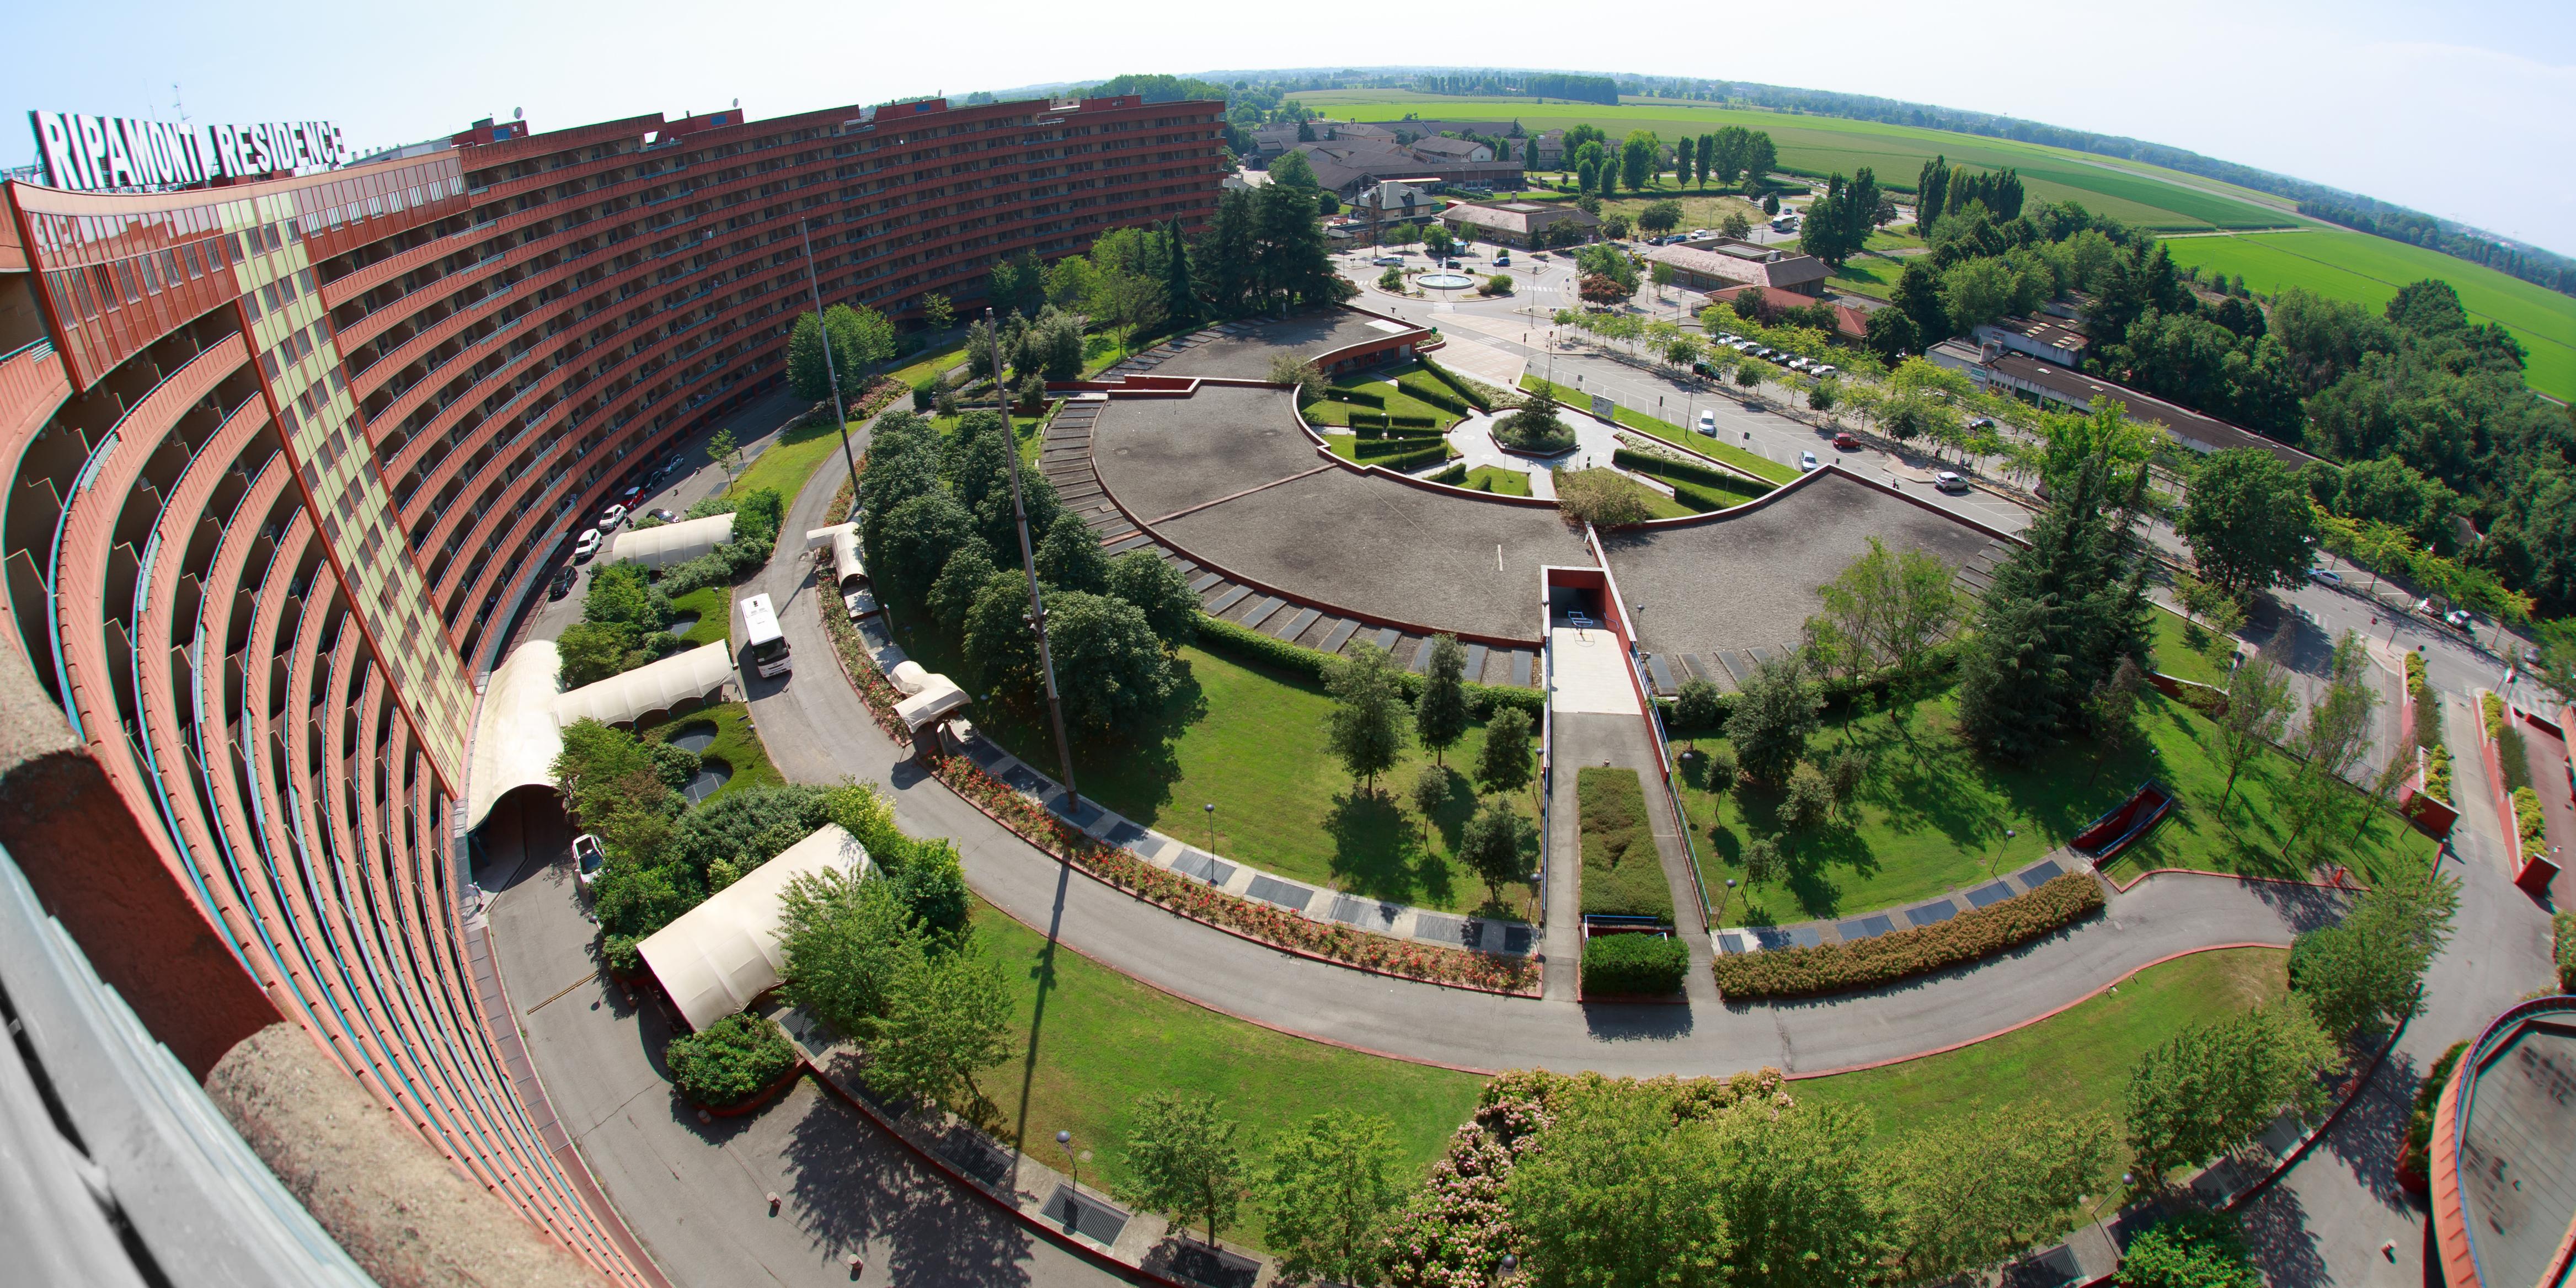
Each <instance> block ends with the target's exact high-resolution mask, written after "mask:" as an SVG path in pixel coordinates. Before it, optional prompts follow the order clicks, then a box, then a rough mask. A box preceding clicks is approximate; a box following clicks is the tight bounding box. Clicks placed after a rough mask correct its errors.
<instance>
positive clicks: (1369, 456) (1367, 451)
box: [1351, 435, 1448, 461]
mask: <svg viewBox="0 0 2576 1288" xmlns="http://www.w3.org/2000/svg"><path fill="white" fill-rule="evenodd" d="M1434 454H1437V455H1439V456H1446V455H1448V444H1447V442H1446V441H1444V440H1443V439H1441V438H1439V437H1438V436H1437V435H1434V436H1432V437H1428V438H1424V437H1411V438H1394V437H1387V438H1362V439H1360V440H1359V441H1357V442H1355V443H1353V444H1351V455H1352V456H1353V457H1354V458H1355V459H1358V460H1363V461H1369V460H1374V459H1376V458H1378V457H1382V456H1423V457H1426V458H1428V457H1430V456H1432V455H1434Z"/></svg>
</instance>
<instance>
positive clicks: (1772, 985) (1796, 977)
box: [1716, 872, 2103, 999]
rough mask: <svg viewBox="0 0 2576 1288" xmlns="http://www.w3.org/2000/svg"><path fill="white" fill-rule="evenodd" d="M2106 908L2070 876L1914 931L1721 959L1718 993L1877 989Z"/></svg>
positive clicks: (2091, 885) (2088, 880)
mask: <svg viewBox="0 0 2576 1288" xmlns="http://www.w3.org/2000/svg"><path fill="white" fill-rule="evenodd" d="M2102 905H2103V899H2102V883H2101V882H2100V881H2098V880H2095V879H2094V877H2093V874H2091V873H2089V872H2069V873H2067V874H2065V875H2064V876H2061V877H2058V878H2056V879H2054V880H2052V881H2050V882H2048V883H2047V884H2046V885H2043V886H2041V887H2040V888H2038V889H2036V890H2033V891H2031V892H2030V893H2028V894H2024V895H2016V896H2014V897H2012V898H2010V899H2006V900H2004V901H2003V902H2001V903H1997V904H1992V905H1989V906H1987V907H1983V908H1972V909H1970V910H1968V911H1966V912H1963V913H1960V914H1959V915H1958V916H1955V917H1952V918H1951V919H1949V920H1948V921H1942V922H1935V923H1933V924H1932V925H1929V926H1922V927H1918V928H1916V929H1913V930H1898V931H1893V932H1891V933H1888V934H1884V935H1878V936H1875V937H1873V938H1869V939H1854V940H1848V941H1845V942H1843V943H1838V944H1818V945H1816V946H1814V947H1812V948H1778V949H1773V950H1771V951H1768V952H1759V953H1732V954H1728V955H1726V956H1722V957H1720V958H1718V959H1717V966H1716V974H1717V991H1718V992H1719V993H1721V994H1724V995H1725V996H1726V997H1727V998H1729V999H1749V998H1758V997H1814V996H1817V995H1818V994H1822V993H1843V992H1849V991H1851V990H1853V989H1861V988H1878V987H1880V986H1882V985H1887V984H1893V983H1896V982H1897V981H1899V980H1905V979H1912V978H1913V977H1915V976H1917V975H1929V974H1931V973H1932V972H1934V971H1938V970H1947V969H1949V968H1950V967H1953V966H1959V965H1964V964H1966V963H1968V962H1973V961H1978V960H1981V959H1984V958H1987V957H1992V956H1994V955H1995V954H1997V953H2000V952H2004V951H2007V950H2009V949H2013V948H2017V947H2020V946H2021V945H2023V944H2026V943H2029V942H2030V941H2031V940H2034V939H2038V938H2040V937H2041V936H2043V935H2048V934H2053V933H2055V932H2056V931H2059V930H2062V929H2064V928H2066V927H2068V926H2071V925H2074V924H2075V923H2076V922H2079V921H2082V920H2084V919H2085V918H2087V917H2090V916H2092V915H2094V914H2095V913H2098V912H2100V911H2102Z"/></svg>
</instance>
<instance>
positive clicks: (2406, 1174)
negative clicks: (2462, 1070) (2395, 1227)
mask: <svg viewBox="0 0 2576 1288" xmlns="http://www.w3.org/2000/svg"><path fill="white" fill-rule="evenodd" d="M2558 915H2559V917H2560V919H2562V920H2564V919H2565V918H2567V917H2568V916H2569V914H2567V913H2564V912H2562V913H2560V914H2558ZM2561 991H2564V990H2563V989H2562V990H2561ZM2468 1049H2469V1043H2468V1040H2467V1039H2465V1038H2463V1039H2461V1040H2460V1041H2457V1042H2454V1043H2452V1044H2451V1049H2450V1050H2448V1051H2445V1052H2443V1053H2442V1058H2441V1059H2439V1060H2436V1061H2434V1062H2433V1067H2432V1068H2431V1069H2428V1070H2426V1071H2425V1073H2424V1080H2423V1081H2422V1082H2419V1083H2417V1084H2415V1106H2414V1109H2413V1111H2412V1112H2410V1113H2409V1114H2408V1115H2407V1116H2406V1143H2405V1144H2403V1145H2401V1146H2399V1147H2398V1150H2397V1175H2398V1176H2399V1177H2400V1178H2401V1179H2410V1178H2411V1179H2412V1180H2413V1181H2414V1183H2415V1185H2416V1187H2417V1188H2419V1189H2420V1188H2422V1187H2424V1186H2426V1185H2429V1184H2430V1183H2431V1182H2432V1176H2431V1174H2430V1170H2429V1163H2430V1161H2431V1158H2432V1151H2433V1109H2434V1107H2435V1106H2436V1105H2437V1104H2439V1103H2440V1101H2441V1099H2442V1087H2443V1084H2445V1083H2448V1082H2449V1081H2450V1080H2451V1070H2452V1068H2453V1067H2454V1066H2456V1065H2458V1064H2459V1062H2460V1053H2461V1052H2463V1051H2466V1050H2468Z"/></svg>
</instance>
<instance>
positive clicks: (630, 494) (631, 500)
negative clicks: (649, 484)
mask: <svg viewBox="0 0 2576 1288" xmlns="http://www.w3.org/2000/svg"><path fill="white" fill-rule="evenodd" d="M642 495H644V487H643V485H642V484H637V485H636V486H634V487H630V488H628V489H626V490H625V491H623V492H620V493H618V494H617V499H618V500H619V501H620V502H622V503H624V504H625V505H633V504H635V498H637V497H639V496H642Z"/></svg>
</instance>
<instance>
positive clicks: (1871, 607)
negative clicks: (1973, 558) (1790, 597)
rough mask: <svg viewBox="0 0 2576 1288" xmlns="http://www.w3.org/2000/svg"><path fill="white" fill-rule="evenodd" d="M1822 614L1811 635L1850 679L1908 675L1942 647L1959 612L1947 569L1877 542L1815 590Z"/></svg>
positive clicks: (1928, 557) (1924, 554)
mask: <svg viewBox="0 0 2576 1288" xmlns="http://www.w3.org/2000/svg"><path fill="white" fill-rule="evenodd" d="M1820 593H1821V595H1822V597H1823V599H1824V609H1825V611H1824V612H1823V613H1821V614H1819V615H1818V616H1817V617H1816V618H1813V619H1810V623H1809V629H1810V631H1811V633H1814V634H1816V635H1818V636H1819V637H1820V638H1822V639H1825V640H1827V641H1829V642H1830V643H1831V645H1832V648H1831V652H1832V654H1833V656H1834V657H1835V660H1836V661H1838V662H1839V663H1841V665H1842V666H1843V668H1844V670H1845V671H1846V672H1848V673H1850V674H1854V675H1860V674H1866V673H1868V672H1871V671H1875V670H1877V669H1879V668H1880V667H1893V668H1896V669H1898V670H1913V669H1915V668H1916V667H1919V666H1921V665H1923V664H1924V663H1925V662H1926V661H1927V660H1928V659H1929V657H1930V655H1931V651H1932V650H1933V649H1934V648H1936V647H1938V646H1939V645H1940V644H1942V643H1943V642H1945V641H1947V640H1948V639H1949V638H1950V636H1951V633H1952V632H1953V631H1955V630H1956V629H1957V627H1958V624H1959V618H1960V615H1961V613H1962V612H1963V610H1964V608H1965V605H1964V603H1963V602H1962V599H1961V596H1960V594H1959V590H1958V587H1957V585H1956V583H1955V582H1954V581H1953V580H1952V575H1951V571H1950V566H1949V565H1948V564H1946V563H1943V562H1942V561H1941V558H1940V556H1938V555H1935V554H1933V553H1931V552H1930V551H1927V550H1911V549H1909V550H1904V551H1896V550H1890V549H1888V547H1887V543H1886V542H1884V541H1882V540H1880V539H1879V538H1877V537H1871V538H1870V539H1869V550H1868V552H1867V553H1865V554H1862V555H1860V556H1858V557H1857V558H1855V559H1853V560H1852V561H1851V563H1849V564H1847V565H1845V566H1844V568H1843V570H1842V571H1841V572H1840V573H1838V574H1836V575H1835V577H1834V579H1833V580H1832V581H1830V582H1827V583H1826V584H1825V585H1824V586H1823V587H1822V588H1821V591H1820Z"/></svg>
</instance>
